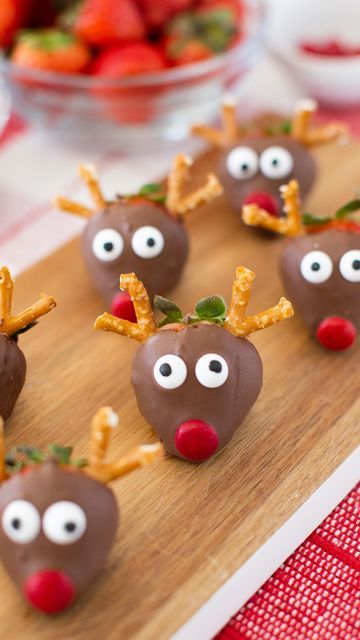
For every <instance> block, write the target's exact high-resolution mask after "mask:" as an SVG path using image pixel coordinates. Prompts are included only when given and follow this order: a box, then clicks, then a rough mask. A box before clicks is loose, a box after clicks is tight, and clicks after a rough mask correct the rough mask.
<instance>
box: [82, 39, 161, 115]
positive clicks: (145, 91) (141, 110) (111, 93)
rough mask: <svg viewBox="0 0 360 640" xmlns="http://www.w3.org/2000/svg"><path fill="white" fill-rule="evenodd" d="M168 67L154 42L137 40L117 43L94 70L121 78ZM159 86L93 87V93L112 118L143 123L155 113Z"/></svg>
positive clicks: (104, 74) (107, 75)
mask: <svg viewBox="0 0 360 640" xmlns="http://www.w3.org/2000/svg"><path fill="white" fill-rule="evenodd" d="M165 66H166V62H165V59H164V56H163V54H162V53H161V52H160V50H159V49H158V48H157V47H155V46H154V45H151V44H147V43H146V42H137V43H136V42H134V43H129V44H127V45H122V46H121V45H118V46H117V47H112V48H110V49H107V50H105V51H103V52H101V53H100V54H99V56H98V57H97V59H96V60H95V61H94V63H93V65H92V73H93V74H94V75H96V76H99V77H107V78H114V79H117V78H119V79H122V78H126V77H128V76H134V75H137V74H141V73H143V74H151V73H154V72H156V71H161V70H162V69H164V68H165ZM159 91H160V89H159V88H156V87H147V86H144V87H131V88H125V87H121V86H119V87H111V88H110V87H109V88H103V87H101V88H99V87H94V89H93V91H92V93H93V94H95V95H96V96H97V97H98V98H100V99H101V100H102V101H103V102H104V108H105V110H106V112H107V114H108V116H109V117H111V118H112V119H113V120H115V121H116V122H120V123H127V124H140V123H144V122H148V121H149V120H151V118H152V117H153V116H154V98H156V95H157V93H158V92H159Z"/></svg>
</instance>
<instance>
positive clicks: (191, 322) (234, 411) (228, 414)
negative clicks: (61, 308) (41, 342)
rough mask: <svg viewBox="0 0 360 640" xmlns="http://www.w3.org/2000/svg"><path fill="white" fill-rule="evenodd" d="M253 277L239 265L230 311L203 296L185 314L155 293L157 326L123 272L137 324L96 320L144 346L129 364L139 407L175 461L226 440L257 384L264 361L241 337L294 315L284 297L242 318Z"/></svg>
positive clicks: (196, 456) (205, 454) (133, 280)
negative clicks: (160, 313) (192, 310)
mask: <svg viewBox="0 0 360 640" xmlns="http://www.w3.org/2000/svg"><path fill="white" fill-rule="evenodd" d="M254 278H255V274H254V273H253V272H252V271H250V270H249V269H246V268H245V267H238V269H237V271H236V277H235V281H234V283H233V292H232V299H231V304H230V308H229V312H228V314H227V315H226V308H225V303H224V301H223V299H222V298H217V297H212V298H205V299H203V300H201V301H200V302H199V303H198V305H197V307H196V314H189V315H187V316H185V317H183V314H182V312H181V311H180V309H179V308H178V307H177V306H176V305H174V303H171V302H170V301H168V300H166V299H164V298H159V297H157V298H156V299H155V305H156V306H157V307H158V308H159V309H161V310H162V311H163V312H164V313H165V319H164V320H163V321H162V322H161V323H160V324H159V325H157V324H156V323H155V320H154V316H153V313H152V310H151V305H150V302H149V297H148V295H147V292H146V289H145V287H144V285H143V283H142V282H141V281H140V280H138V278H137V277H136V276H135V274H133V273H130V274H127V275H121V276H120V286H121V288H122V289H123V290H125V291H128V292H129V294H130V296H131V299H132V301H133V303H134V308H135V312H136V317H137V322H136V323H132V322H128V321H126V320H122V319H119V318H116V317H115V316H112V315H111V314H109V313H104V314H103V315H102V316H100V317H99V318H98V319H97V320H96V323H95V328H96V329H102V330H104V331H112V332H115V333H118V334H120V335H124V336H128V337H130V338H133V339H135V340H137V341H139V342H141V343H142V345H141V346H140V348H139V349H138V351H137V352H136V354H135V359H134V362H133V366H132V384H133V386H134V389H135V394H136V398H137V402H138V405H139V409H140V411H141V413H142V414H143V416H144V418H145V419H146V420H148V421H149V422H150V424H151V425H152V426H153V428H154V429H155V431H156V432H157V433H158V434H159V436H160V438H161V440H163V442H164V444H165V448H166V450H167V451H168V452H169V453H171V454H173V455H175V456H178V457H179V458H183V459H185V460H189V461H193V462H200V461H202V460H206V459H208V458H210V457H211V456H212V455H213V454H215V453H216V452H217V451H220V449H222V448H223V447H224V446H225V445H226V444H227V443H228V442H229V441H230V440H231V438H232V436H233V434H234V432H235V429H236V428H237V427H238V426H239V425H240V423H241V422H242V420H243V419H244V417H245V416H246V414H247V413H248V411H249V410H250V409H251V407H252V405H253V404H254V402H255V401H256V399H257V396H258V394H259V392H260V389H261V386H262V362H261V359H260V356H259V354H258V352H257V350H256V349H255V347H254V346H253V345H252V344H251V343H250V342H249V341H248V340H247V339H246V338H247V336H249V335H250V334H251V333H253V332H254V331H258V330H259V329H265V328H266V327H268V326H271V325H272V324H274V323H276V322H280V321H281V320H283V319H284V318H289V317H290V316H292V314H293V310H292V306H291V304H290V302H289V301H288V300H286V299H285V298H281V300H280V302H279V303H278V304H277V305H276V306H275V307H272V308H271V309H268V310H267V311H264V312H263V313H259V314H256V315H254V316H246V308H247V304H248V301H249V297H250V293H251V287H252V283H253V280H254Z"/></svg>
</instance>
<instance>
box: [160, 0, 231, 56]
mask: <svg viewBox="0 0 360 640" xmlns="http://www.w3.org/2000/svg"><path fill="white" fill-rule="evenodd" d="M166 32H167V37H166V38H165V40H164V48H165V55H166V57H167V59H168V60H169V61H170V62H171V63H172V64H174V65H181V64H187V63H189V62H197V61H199V60H203V59H205V58H208V57H210V56H212V55H213V54H215V53H221V52H222V51H226V50H227V49H228V48H229V47H230V46H231V45H232V44H233V42H234V40H235V38H236V36H237V33H238V32H237V21H236V18H235V16H234V14H233V13H232V11H230V10H229V9H228V8H226V7H225V8H217V7H202V8H199V9H197V10H195V11H187V12H184V13H180V14H178V15H177V16H176V17H175V18H173V19H172V20H171V21H170V22H169V23H168V25H167V29H166Z"/></svg>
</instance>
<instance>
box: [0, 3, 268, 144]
mask: <svg viewBox="0 0 360 640" xmlns="http://www.w3.org/2000/svg"><path fill="white" fill-rule="evenodd" d="M3 5H4V6H3ZM5 5H6V6H5ZM263 18H264V16H263V6H262V2H261V0H161V1H160V0H42V1H41V2H39V0H2V8H1V11H0V48H1V51H2V55H1V58H0V72H1V74H2V75H3V77H4V78H5V80H6V82H7V85H8V87H9V89H10V93H11V96H12V101H13V108H14V109H15V110H16V111H17V113H18V114H19V115H21V116H23V117H25V119H27V120H29V121H30V122H32V123H33V124H38V125H40V126H42V127H43V128H45V129H46V130H49V131H51V132H52V133H54V132H55V133H60V134H61V137H62V138H64V137H66V138H69V139H70V140H71V141H75V142H78V141H80V140H81V139H82V140H84V141H86V140H89V139H91V141H95V142H96V143H98V142H101V141H109V140H110V141H115V142H117V141H118V142H120V143H122V144H126V145H127V147H134V146H138V145H140V147H143V146H144V145H146V143H151V142H152V141H154V139H159V138H160V139H163V140H166V139H167V140H179V139H181V138H183V137H184V136H186V135H187V132H188V128H189V125H190V124H191V123H193V122H194V121H196V120H202V121H204V120H209V119H211V118H212V117H213V116H214V114H215V113H216V109H217V106H218V102H219V99H220V97H221V95H222V94H223V92H224V91H227V90H229V89H231V87H232V86H233V85H234V83H235V82H238V81H239V80H241V78H242V76H244V75H245V74H246V72H247V71H248V70H249V69H250V68H251V67H252V66H253V64H254V63H255V61H256V60H257V57H258V55H259V53H260V52H261V50H262V42H263V24H264V19H263Z"/></svg>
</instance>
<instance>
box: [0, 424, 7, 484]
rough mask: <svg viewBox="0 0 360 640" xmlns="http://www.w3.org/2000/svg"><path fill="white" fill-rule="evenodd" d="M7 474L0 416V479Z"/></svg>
mask: <svg viewBox="0 0 360 640" xmlns="http://www.w3.org/2000/svg"><path fill="white" fill-rule="evenodd" d="M7 476H8V474H7V471H6V451H5V440H4V419H3V417H2V416H0V481H2V480H6V478H7Z"/></svg>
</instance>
